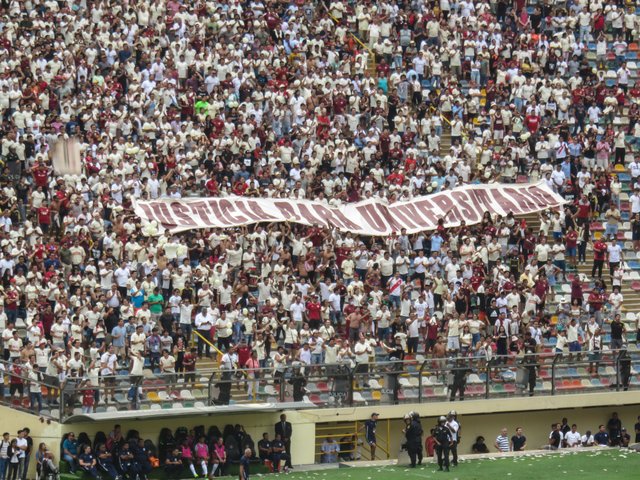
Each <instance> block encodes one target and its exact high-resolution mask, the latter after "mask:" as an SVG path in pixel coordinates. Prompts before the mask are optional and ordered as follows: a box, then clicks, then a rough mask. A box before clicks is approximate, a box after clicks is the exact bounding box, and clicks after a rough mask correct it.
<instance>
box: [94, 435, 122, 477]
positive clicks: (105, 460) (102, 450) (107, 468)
mask: <svg viewBox="0 0 640 480" xmlns="http://www.w3.org/2000/svg"><path fill="white" fill-rule="evenodd" d="M96 456H97V459H96V460H97V462H98V467H99V469H100V471H102V472H104V473H106V474H107V477H108V478H110V479H111V480H115V479H116V478H117V477H118V471H117V470H116V467H115V465H114V464H113V455H112V454H111V452H109V451H107V446H106V445H105V444H104V443H102V444H100V446H99V447H98V452H97V455H96Z"/></svg>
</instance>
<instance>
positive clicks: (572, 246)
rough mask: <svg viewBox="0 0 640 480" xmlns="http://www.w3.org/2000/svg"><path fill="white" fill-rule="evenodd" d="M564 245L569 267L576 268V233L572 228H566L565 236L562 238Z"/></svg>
mask: <svg viewBox="0 0 640 480" xmlns="http://www.w3.org/2000/svg"><path fill="white" fill-rule="evenodd" d="M564 244H565V246H566V248H567V260H568V263H569V265H571V266H573V267H575V266H576V253H577V251H578V250H577V249H578V232H576V231H575V229H574V228H573V227H568V228H567V234H566V235H565V236H564Z"/></svg>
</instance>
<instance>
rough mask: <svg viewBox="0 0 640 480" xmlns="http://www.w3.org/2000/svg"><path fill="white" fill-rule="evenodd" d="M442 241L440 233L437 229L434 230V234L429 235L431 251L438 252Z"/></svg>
mask: <svg viewBox="0 0 640 480" xmlns="http://www.w3.org/2000/svg"><path fill="white" fill-rule="evenodd" d="M442 242H444V239H443V238H442V235H440V233H439V232H437V231H436V232H434V234H433V235H431V253H433V252H439V251H440V247H441V246H442Z"/></svg>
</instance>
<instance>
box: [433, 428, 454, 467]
mask: <svg viewBox="0 0 640 480" xmlns="http://www.w3.org/2000/svg"><path fill="white" fill-rule="evenodd" d="M446 422H447V418H446V417H445V416H444V415H443V416H441V417H440V418H439V419H438V425H436V428H435V430H434V435H433V436H434V438H435V441H436V455H437V456H438V470H440V471H442V467H443V465H444V470H445V471H446V472H448V471H449V449H450V448H451V444H452V443H453V437H452V436H451V430H449V428H448V427H447V426H446V425H445V424H446Z"/></svg>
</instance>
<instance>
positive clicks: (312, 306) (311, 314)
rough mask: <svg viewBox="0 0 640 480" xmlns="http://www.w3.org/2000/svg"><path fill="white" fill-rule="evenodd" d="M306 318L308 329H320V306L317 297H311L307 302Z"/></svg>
mask: <svg viewBox="0 0 640 480" xmlns="http://www.w3.org/2000/svg"><path fill="white" fill-rule="evenodd" d="M306 309H307V318H308V319H309V327H310V328H311V329H312V330H317V329H318V328H320V321H321V310H322V305H321V304H320V302H319V301H318V295H313V296H312V297H311V300H309V301H308V302H307V305H306Z"/></svg>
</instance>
